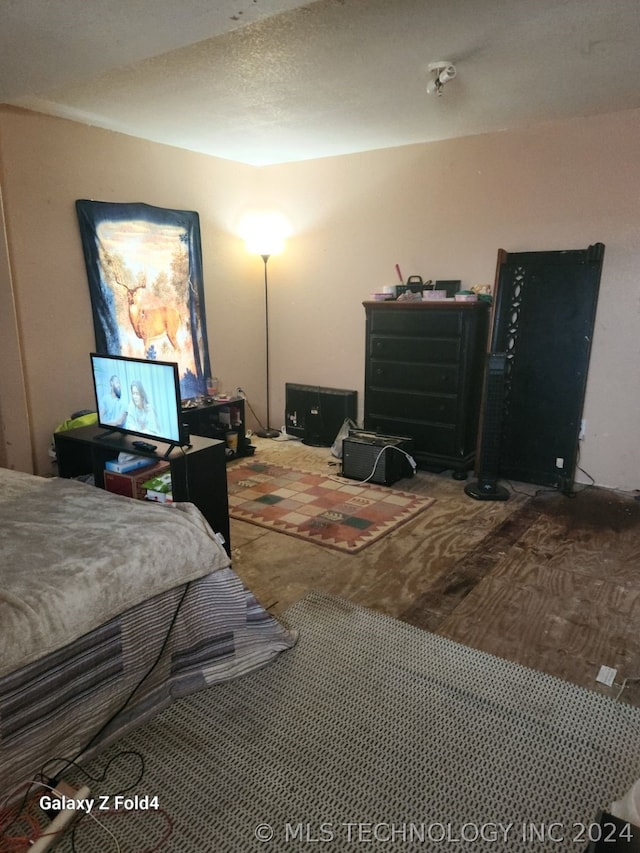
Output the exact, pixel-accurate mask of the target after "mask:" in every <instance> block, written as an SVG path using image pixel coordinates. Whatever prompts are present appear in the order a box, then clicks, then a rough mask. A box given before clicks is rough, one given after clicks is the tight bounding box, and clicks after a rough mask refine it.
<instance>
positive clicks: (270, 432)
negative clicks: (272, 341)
mask: <svg viewBox="0 0 640 853" xmlns="http://www.w3.org/2000/svg"><path fill="white" fill-rule="evenodd" d="M260 257H261V258H262V260H263V261H264V338H265V366H266V373H267V426H266V429H259V430H256V435H257V436H260V438H277V437H278V436H279V435H280V430H277V429H271V412H270V409H269V394H270V392H269V385H270V382H269V380H270V374H269V281H268V278H267V264H268V262H269V258H270V257H271V254H270V253H269V254H267V253H266V252H265V253H260Z"/></svg>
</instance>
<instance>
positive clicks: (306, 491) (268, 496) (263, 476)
mask: <svg viewBox="0 0 640 853" xmlns="http://www.w3.org/2000/svg"><path fill="white" fill-rule="evenodd" d="M227 482H228V489H229V514H230V516H231V518H234V519H236V520H238V521H248V522H250V523H251V524H257V525H258V526H260V527H266V528H267V529H269V530H275V531H277V532H278V533H286V534H288V535H289V536H297V537H298V538H300V539H305V540H306V541H307V542H313V543H315V544H316V545H326V546H327V547H329V548H334V549H336V550H338V551H343V552H346V553H350V554H356V553H358V551H361V550H362V549H363V548H366V547H367V545H371V544H372V543H373V542H377V541H378V540H379V539H381V538H382V537H383V536H386V535H387V533H391V531H392V530H396V529H397V528H398V527H400V525H402V524H406V522H407V521H410V520H411V519H412V518H415V517H416V516H417V515H418V514H419V513H421V512H424V510H426V509H428V508H429V507H430V506H431V504H433V503H434V499H433V498H427V497H421V496H420V495H414V494H411V492H404V491H401V490H399V489H391V488H389V487H387V486H376V485H373V484H371V483H359V482H357V481H355V480H347V479H344V478H340V477H338V476H336V475H335V474H334V475H333V476H330V477H328V476H326V475H323V474H318V473H313V472H310V471H300V470H298V469H296V468H289V467H285V466H282V465H273V464H270V463H268V462H248V463H246V464H244V465H241V466H238V467H230V468H229V470H228V472H227Z"/></svg>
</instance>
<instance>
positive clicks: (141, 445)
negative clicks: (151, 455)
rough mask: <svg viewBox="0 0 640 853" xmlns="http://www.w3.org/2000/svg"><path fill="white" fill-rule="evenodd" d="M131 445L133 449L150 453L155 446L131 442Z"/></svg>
mask: <svg viewBox="0 0 640 853" xmlns="http://www.w3.org/2000/svg"><path fill="white" fill-rule="evenodd" d="M131 443H132V444H133V446H134V447H137V448H138V450H149V451H151V450H155V449H156V446H157V445H155V444H149V442H148V441H132V442H131Z"/></svg>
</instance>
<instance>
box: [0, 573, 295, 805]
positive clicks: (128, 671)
mask: <svg viewBox="0 0 640 853" xmlns="http://www.w3.org/2000/svg"><path fill="white" fill-rule="evenodd" d="M294 642H295V635H293V634H292V633H291V632H289V631H288V630H287V629H286V628H285V627H284V626H283V625H281V624H280V623H279V622H278V621H276V620H275V619H274V618H273V617H272V616H270V615H269V614H268V613H267V612H266V611H265V610H264V609H263V608H262V607H261V606H260V605H259V604H258V603H257V602H256V600H255V598H254V597H253V595H252V594H251V593H250V592H249V591H248V590H247V589H246V588H245V587H244V586H243V584H242V582H241V581H240V578H238V576H237V575H236V574H235V573H234V571H233V570H232V569H231V568H226V569H221V570H220V571H217V572H214V573H212V574H210V575H207V576H206V577H204V578H201V579H199V580H195V581H192V582H190V583H189V584H187V585H183V586H181V587H178V588H175V589H172V590H170V591H168V592H166V593H162V594H161V595H159V596H156V597H155V598H153V599H150V600H148V601H145V602H143V603H142V604H139V605H137V606H136V607H133V608H132V609H131V610H128V611H127V612H126V613H123V614H122V615H121V616H118V617H117V618H115V619H112V620H110V621H109V622H107V623H106V624H105V625H103V626H101V627H100V628H98V629H96V630H95V631H92V632H91V633H89V634H87V635H85V636H83V637H81V638H79V639H77V640H75V641H74V642H72V643H70V644H69V645H68V646H65V647H64V648H62V649H60V650H59V651H57V652H54V653H52V654H50V655H47V656H46V657H44V658H41V659H40V660H38V661H35V662H34V663H31V664H29V665H28V666H26V667H23V668H22V669H19V670H17V671H16V672H14V673H11V674H10V675H7V676H4V677H3V678H1V679H0V768H2V771H1V773H0V800H2V799H3V798H4V797H6V796H9V799H15V797H12V796H11V795H12V793H13V792H15V791H17V789H18V787H19V786H20V785H21V784H22V783H25V782H27V781H28V780H30V779H32V778H33V777H34V776H35V775H36V774H38V773H44V775H45V776H46V777H51V776H53V775H55V774H56V773H58V772H59V771H61V770H63V769H64V768H65V767H66V766H67V762H68V760H69V759H75V758H76V757H79V756H80V757H81V758H82V759H87V758H89V757H90V756H91V755H94V754H96V752H98V751H99V750H100V749H101V748H103V747H104V746H106V745H107V744H108V743H110V742H112V741H113V740H115V739H116V738H118V737H120V736H121V735H123V734H124V733H125V732H127V731H129V730H131V729H132V728H135V727H136V726H138V725H140V724H141V723H143V722H144V721H145V720H148V719H149V718H151V717H152V716H154V715H155V714H157V713H158V712H159V711H160V710H162V709H163V708H165V707H166V706H167V705H168V704H169V703H170V702H171V701H172V699H174V698H176V697H178V696H183V695H185V694H187V693H190V692H193V691H195V690H201V689H203V688H205V687H210V686H212V685H215V684H216V682H220V681H225V680H227V679H230V678H235V677H237V676H240V675H243V674H244V673H247V672H250V671H251V670H253V669H256V668H257V667H260V666H262V665H264V664H266V663H267V662H268V661H270V660H271V659H272V658H273V657H274V656H275V655H277V654H278V653H279V652H281V651H283V650H285V649H287V648H289V647H290V646H292V645H293V644H294ZM145 676H146V677H145ZM143 679H144V680H143ZM140 681H142V684H141V686H140V688H139V689H138V690H136V691H135V693H134V695H133V696H132V698H131V699H129V696H130V694H131V693H132V692H133V691H134V689H135V687H136V685H138V683H139V682H140ZM122 708H124V710H121V709H122ZM119 712H120V713H119ZM96 735H98V737H97V738H96ZM93 738H96V739H95V740H93ZM87 746H88V748H87ZM23 791H24V789H21V792H23Z"/></svg>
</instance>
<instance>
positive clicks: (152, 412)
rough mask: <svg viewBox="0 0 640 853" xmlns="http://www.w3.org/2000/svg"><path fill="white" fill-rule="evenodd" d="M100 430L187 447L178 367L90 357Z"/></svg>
mask: <svg viewBox="0 0 640 853" xmlns="http://www.w3.org/2000/svg"><path fill="white" fill-rule="evenodd" d="M91 372H92V376H93V389H94V393H95V396H96V411H97V412H98V424H99V426H101V427H103V428H105V429H107V430H119V431H121V432H126V433H132V434H133V435H140V436H142V437H144V438H151V439H154V438H155V439H157V440H159V441H164V442H167V443H169V444H179V445H181V444H186V443H187V439H186V437H185V431H184V428H183V426H182V419H181V405H180V381H179V376H178V365H177V363H175V362H172V361H151V360H147V359H142V358H129V357H125V356H120V355H99V354H98V353H91Z"/></svg>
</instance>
